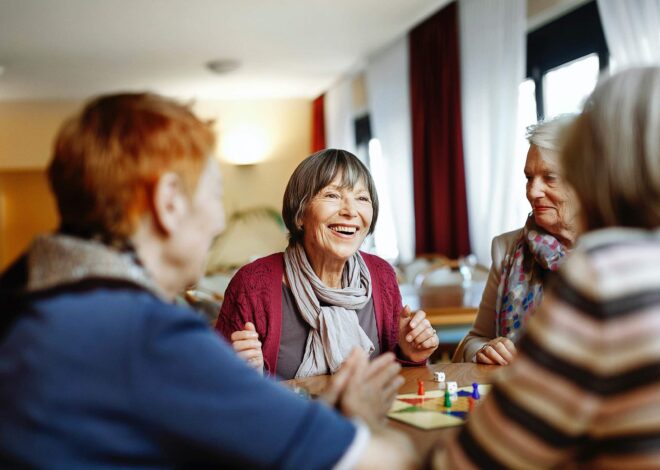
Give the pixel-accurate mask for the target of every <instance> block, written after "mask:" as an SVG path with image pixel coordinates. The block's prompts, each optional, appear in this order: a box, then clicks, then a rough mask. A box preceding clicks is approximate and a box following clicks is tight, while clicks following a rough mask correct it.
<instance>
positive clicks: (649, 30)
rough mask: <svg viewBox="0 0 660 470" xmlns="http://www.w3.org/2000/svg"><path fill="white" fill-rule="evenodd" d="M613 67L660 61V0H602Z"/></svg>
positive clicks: (599, 1) (600, 6) (600, 5)
mask: <svg viewBox="0 0 660 470" xmlns="http://www.w3.org/2000/svg"><path fill="white" fill-rule="evenodd" d="M598 11H599V12H600V18H601V21H602V22H603V30H604V31H605V39H606V40H607V46H608V47H609V49H610V55H611V56H612V59H613V60H612V61H611V62H610V64H611V67H612V68H613V69H621V68H625V67H630V66H634V65H650V64H655V65H658V64H660V0H626V1H621V0H598Z"/></svg>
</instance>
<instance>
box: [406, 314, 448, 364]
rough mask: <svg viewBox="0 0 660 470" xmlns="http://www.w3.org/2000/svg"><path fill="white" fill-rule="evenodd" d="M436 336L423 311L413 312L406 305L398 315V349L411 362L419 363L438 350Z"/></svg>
mask: <svg viewBox="0 0 660 470" xmlns="http://www.w3.org/2000/svg"><path fill="white" fill-rule="evenodd" d="M438 344H439V341H438V335H437V334H436V332H435V329H433V327H432V326H431V323H430V322H429V321H428V319H427V318H426V313H425V312H424V310H417V311H416V312H414V314H413V312H412V311H411V310H410V307H408V306H407V305H406V306H405V307H403V309H402V310H401V313H400V314H399V348H400V349H401V351H402V352H403V354H405V356H406V357H407V358H408V359H410V360H411V361H412V362H421V361H424V360H426V359H428V358H429V356H430V355H431V354H432V353H433V351H435V350H436V349H438Z"/></svg>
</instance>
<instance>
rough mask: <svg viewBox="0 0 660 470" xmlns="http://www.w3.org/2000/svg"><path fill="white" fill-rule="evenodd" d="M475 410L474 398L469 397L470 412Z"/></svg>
mask: <svg viewBox="0 0 660 470" xmlns="http://www.w3.org/2000/svg"><path fill="white" fill-rule="evenodd" d="M472 410H474V398H472V397H468V412H470V413H472Z"/></svg>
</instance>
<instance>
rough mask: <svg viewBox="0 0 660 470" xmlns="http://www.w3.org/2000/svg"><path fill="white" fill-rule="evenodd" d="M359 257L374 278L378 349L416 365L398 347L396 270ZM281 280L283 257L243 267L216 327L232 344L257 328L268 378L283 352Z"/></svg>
mask: <svg viewBox="0 0 660 470" xmlns="http://www.w3.org/2000/svg"><path fill="white" fill-rule="evenodd" d="M361 254H362V257H363V258H364V261H365V263H366V264H367V268H368V269H369V273H370V274H371V286H372V295H373V299H374V310H375V312H376V326H377V328H378V338H379V340H380V350H381V351H382V352H385V351H393V352H395V353H396V355H397V357H399V361H400V362H401V363H403V364H407V365H418V363H413V362H410V361H408V360H406V359H405V358H404V357H403V355H402V354H401V353H400V351H399V348H398V335H399V313H400V312H401V309H402V308H403V305H402V304H401V293H400V292H399V285H398V284H397V282H396V274H395V273H394V270H393V269H392V266H390V265H389V263H388V262H387V261H385V260H384V259H382V258H379V257H378V256H374V255H370V254H367V253H361ZM283 275H284V256H283V253H275V254H272V255H269V256H266V257H264V258H260V259H258V260H256V261H254V262H253V263H250V264H248V265H246V266H243V267H242V268H241V269H239V270H238V272H237V273H236V275H234V277H233V278H232V280H231V282H230V283H229V287H227V291H226V292H225V298H224V300H223V302H222V307H221V308H220V314H219V316H218V321H217V323H216V325H215V329H216V330H218V331H219V332H220V333H222V334H223V335H224V336H225V338H227V340H230V337H231V334H232V333H233V332H234V331H237V330H242V329H243V328H244V326H245V323H246V322H248V321H249V322H252V323H254V325H255V327H256V329H257V333H259V339H260V340H261V344H262V351H263V355H264V369H265V371H266V372H268V373H270V374H275V371H276V370H277V356H278V353H279V350H280V338H281V334H282V276H283ZM422 364H423V362H422Z"/></svg>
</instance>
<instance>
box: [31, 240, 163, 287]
mask: <svg viewBox="0 0 660 470" xmlns="http://www.w3.org/2000/svg"><path fill="white" fill-rule="evenodd" d="M26 261H27V279H26V284H25V292H27V293H36V292H41V291H45V290H48V289H53V288H57V287H60V286H65V285H70V284H75V283H79V282H82V281H87V280H92V279H96V280H103V279H108V280H113V281H126V282H130V283H133V284H136V285H138V286H139V287H142V288H144V289H146V290H148V291H150V292H152V293H153V294H155V295H157V296H158V297H161V298H164V296H163V293H162V291H161V290H160V289H159V288H158V287H157V286H156V284H155V283H154V282H153V280H152V279H151V277H150V276H149V274H148V273H147V272H146V270H145V269H144V267H143V266H142V265H141V264H140V262H139V261H138V259H137V257H136V256H135V253H133V252H129V251H124V252H120V251H117V250H115V249H113V248H110V247H108V246H107V245H104V244H102V243H100V242H98V241H94V240H87V239H82V238H77V237H73V236H70V235H62V234H55V235H48V236H41V237H38V238H37V239H35V240H34V242H33V243H32V246H31V247H30V249H29V250H28V253H27V259H26Z"/></svg>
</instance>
